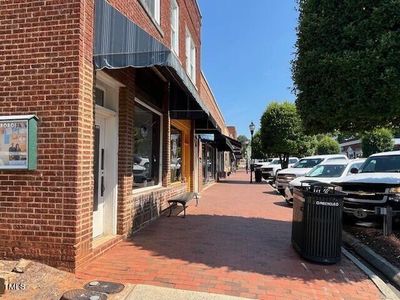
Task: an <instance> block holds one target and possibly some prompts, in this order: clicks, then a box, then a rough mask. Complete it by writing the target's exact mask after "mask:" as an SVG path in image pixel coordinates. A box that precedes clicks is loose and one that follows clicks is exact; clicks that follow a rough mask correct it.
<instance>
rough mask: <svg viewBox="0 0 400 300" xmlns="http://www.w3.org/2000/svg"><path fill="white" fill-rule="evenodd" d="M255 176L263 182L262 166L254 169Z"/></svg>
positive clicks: (257, 180)
mask: <svg viewBox="0 0 400 300" xmlns="http://www.w3.org/2000/svg"><path fill="white" fill-rule="evenodd" d="M254 177H255V180H256V182H261V181H262V172H261V169H260V168H256V170H255V171H254Z"/></svg>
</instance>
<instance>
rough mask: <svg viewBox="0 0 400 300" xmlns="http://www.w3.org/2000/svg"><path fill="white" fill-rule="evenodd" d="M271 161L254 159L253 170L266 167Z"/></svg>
mask: <svg viewBox="0 0 400 300" xmlns="http://www.w3.org/2000/svg"><path fill="white" fill-rule="evenodd" d="M271 161H272V159H254V163H253V165H254V170H255V169H257V168H262V167H263V166H266V165H268V164H269V163H270V162H271Z"/></svg>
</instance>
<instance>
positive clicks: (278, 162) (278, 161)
mask: <svg viewBox="0 0 400 300" xmlns="http://www.w3.org/2000/svg"><path fill="white" fill-rule="evenodd" d="M280 163H281V161H280V160H279V158H277V159H274V160H273V161H271V163H270V165H279V164H280Z"/></svg>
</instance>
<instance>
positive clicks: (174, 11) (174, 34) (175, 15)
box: [171, 0, 179, 56]
mask: <svg viewBox="0 0 400 300" xmlns="http://www.w3.org/2000/svg"><path fill="white" fill-rule="evenodd" d="M171 49H172V50H173V51H174V52H175V54H176V55H177V56H178V55H179V6H178V3H177V2H176V0H171Z"/></svg>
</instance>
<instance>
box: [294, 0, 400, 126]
mask: <svg viewBox="0 0 400 300" xmlns="http://www.w3.org/2000/svg"><path fill="white" fill-rule="evenodd" d="M298 3H299V13H300V16H299V25H298V29H297V31H298V32H297V43H296V48H297V51H296V56H295V59H294V61H293V64H292V74H293V80H294V90H295V93H296V97H297V98H296V105H297V108H298V110H299V114H300V115H301V118H302V120H303V125H304V127H305V128H306V130H307V132H310V133H326V132H333V131H334V130H340V131H343V132H353V133H354V132H364V131H365V130H372V129H373V128H375V127H377V126H387V127H392V126H393V125H395V124H399V121H400V30H399V28H400V13H399V11H400V1H399V0H362V1H354V0H343V1H320V0H298Z"/></svg>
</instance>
